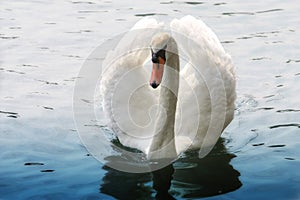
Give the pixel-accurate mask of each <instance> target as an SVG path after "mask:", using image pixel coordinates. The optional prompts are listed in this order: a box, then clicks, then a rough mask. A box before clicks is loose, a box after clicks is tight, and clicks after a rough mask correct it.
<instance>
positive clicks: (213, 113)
mask: <svg viewBox="0 0 300 200" xmlns="http://www.w3.org/2000/svg"><path fill="white" fill-rule="evenodd" d="M170 26H171V30H172V35H173V37H174V38H175V40H176V41H177V43H178V46H179V49H181V51H182V52H181V53H182V54H183V55H186V57H187V59H188V61H189V62H188V64H187V65H186V66H185V67H184V69H182V71H181V78H182V79H184V80H185V81H186V82H187V84H185V85H182V84H181V85H180V89H179V99H180V102H181V105H178V107H179V108H180V109H178V110H181V113H177V115H178V117H177V119H176V133H177V136H179V138H180V137H183V136H185V138H186V137H188V138H189V139H190V140H191V141H193V144H192V146H193V148H200V151H199V156H200V157H204V156H205V155H206V154H207V153H209V152H210V150H211V149H212V148H213V146H214V145H215V143H216V142H217V140H218V138H219V137H220V135H221V133H222V131H223V129H224V128H225V127H226V126H227V124H228V123H229V122H230V121H231V120H232V117H233V110H234V100H235V75H234V69H233V66H232V63H231V58H230V56H229V55H228V54H226V53H225V51H224V49H223V47H222V45H221V43H220V41H219V40H218V38H217V36H216V35H215V34H214V32H213V31H212V30H211V29H210V28H209V27H207V26H206V25H205V24H204V23H203V22H202V21H201V20H198V19H195V18H194V17H192V16H186V17H183V18H181V19H179V20H178V19H174V20H173V21H172V22H171V24H170ZM187 86H188V87H187ZM192 101H196V103H194V102H192ZM198 112H199V113H198ZM190 116H193V118H192V119H191V117H190ZM186 119H189V121H191V120H193V121H194V123H192V122H189V123H181V122H180V121H183V120H186ZM178 124H180V126H179V125H178ZM194 131H195V132H196V133H197V134H196V135H195V133H194ZM177 141H179V142H180V140H177ZM178 146H180V144H178ZM185 148H186V147H182V149H185Z"/></svg>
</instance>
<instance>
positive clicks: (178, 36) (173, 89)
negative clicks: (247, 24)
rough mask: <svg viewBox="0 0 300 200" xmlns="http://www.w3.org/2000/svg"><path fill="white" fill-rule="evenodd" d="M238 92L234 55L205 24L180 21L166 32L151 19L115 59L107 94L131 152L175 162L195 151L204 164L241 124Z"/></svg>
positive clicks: (105, 82) (113, 124) (103, 83)
mask: <svg viewBox="0 0 300 200" xmlns="http://www.w3.org/2000/svg"><path fill="white" fill-rule="evenodd" d="M181 60H183V62H185V63H186V64H185V66H184V67H182V66H181V65H180V64H181V63H180V62H181ZM148 61H151V64H152V71H151V73H149V70H148V71H147V68H146V67H145V65H147V62H148ZM150 68H151V67H150ZM149 79H150V81H149ZM235 85H236V78H235V71H234V67H233V64H232V61H231V57H230V55H229V54H228V53H226V52H225V50H224V48H223V47H222V45H221V43H220V41H219V40H218V38H217V36H216V35H215V34H214V32H213V31H212V30H211V29H210V28H209V27H208V26H206V24H205V23H204V22H202V21H201V20H200V19H196V18H194V17H192V16H185V17H182V18H181V19H173V20H172V21H171V22H170V25H169V26H168V29H166V28H165V25H164V24H163V23H159V22H157V21H156V19H154V18H144V19H141V20H140V21H138V22H137V23H136V24H135V25H134V26H133V28H132V29H131V31H129V32H128V33H127V34H125V35H124V36H123V38H122V39H121V40H120V41H119V43H118V44H117V45H116V47H115V49H113V50H111V51H110V52H108V53H107V56H106V58H105V60H104V62H103V72H102V75H101V80H100V93H101V97H102V107H103V111H104V113H105V115H106V116H107V118H108V125H109V127H110V128H111V129H112V130H113V132H114V133H115V134H116V135H117V137H118V139H119V141H120V142H121V143H122V144H123V145H124V146H128V147H132V148H136V149H139V150H141V151H142V152H144V153H145V154H146V155H147V158H148V159H150V160H159V159H165V158H170V159H173V160H174V159H176V158H177V157H178V155H180V154H181V153H183V152H185V151H186V150H188V149H199V157H200V158H202V157H204V156H206V155H207V154H208V153H209V152H210V151H211V149H212V148H213V147H214V145H215V144H216V142H217V140H218V138H219V137H220V135H221V134H222V132H223V130H224V129H225V128H226V127H227V125H228V124H229V123H230V122H231V121H232V119H233V115H234V108H235V104H234V102H235V99H236V91H235V87H236V86H235Z"/></svg>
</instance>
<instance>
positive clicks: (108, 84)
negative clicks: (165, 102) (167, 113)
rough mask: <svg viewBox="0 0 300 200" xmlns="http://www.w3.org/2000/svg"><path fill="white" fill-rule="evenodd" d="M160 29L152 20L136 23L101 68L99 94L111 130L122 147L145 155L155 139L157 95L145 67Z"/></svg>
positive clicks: (159, 25) (108, 55)
mask: <svg viewBox="0 0 300 200" xmlns="http://www.w3.org/2000/svg"><path fill="white" fill-rule="evenodd" d="M161 26H162V24H158V23H157V21H156V20H155V19H151V18H145V19H142V20H140V21H139V22H137V23H136V25H135V26H134V27H133V28H132V29H131V30H130V31H129V32H128V33H126V34H125V35H123V36H122V39H121V40H120V41H119V42H118V44H117V46H116V48H115V49H114V50H113V51H110V52H109V53H108V54H107V56H106V58H105V60H104V62H103V66H102V67H103V73H102V78H101V81H100V91H101V96H102V105H103V110H104V113H105V115H106V116H107V118H108V120H109V126H110V128H111V129H112V130H113V131H114V132H115V133H116V134H117V136H118V138H119V140H120V142H121V143H122V144H123V145H125V146H129V147H132V148H138V149H140V150H142V151H144V152H146V151H147V148H148V147H149V144H150V141H151V138H152V135H153V128H154V122H155V120H152V117H154V115H155V105H156V104H157V96H158V95H157V92H158V91H153V90H152V89H151V88H150V86H149V77H150V74H149V73H148V71H147V70H145V68H144V67H143V65H144V63H145V61H146V59H147V58H149V56H150V49H149V41H151V38H152V35H153V34H154V33H155V32H156V31H157V29H158V28H159V27H161ZM149 59H150V58H149ZM155 92H156V93H155Z"/></svg>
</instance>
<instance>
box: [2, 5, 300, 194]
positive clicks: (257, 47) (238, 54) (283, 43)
mask: <svg viewBox="0 0 300 200" xmlns="http://www.w3.org/2000/svg"><path fill="white" fill-rule="evenodd" d="M299 5H300V4H299V3H298V2H295V1H285V2H283V1H279V0H274V1H265V2H254V1H253V2H252V1H251V2H242V1H228V0H225V1H201V2H200V1H190V2H184V1H180V2H179V1H160V2H154V1H137V0H136V1H130V2H128V1H119V2H115V1H114V2H113V1H93V0H91V1H53V2H52V1H48V2H46V1H1V3H0V9H1V13H0V27H1V29H0V40H1V43H0V48H1V52H0V80H1V81H0V91H1V92H0V98H1V105H0V120H1V132H0V134H1V137H0V144H1V145H0V152H1V153H0V159H1V162H0V169H1V170H0V199H115V198H116V199H124V198H125V197H128V198H129V197H131V199H138V198H139V199H153V198H154V197H155V190H154V189H153V187H152V185H153V182H152V175H151V174H149V173H146V174H130V173H123V172H118V171H116V170H113V169H111V168H108V167H107V166H103V164H101V163H99V162H98V161H97V160H95V159H94V158H93V157H92V156H90V154H89V152H87V151H86V149H85V148H84V146H83V145H82V144H81V142H80V140H79V137H78V135H77V133H76V128H75V125H74V122H73V111H72V93H73V87H74V82H75V80H76V79H77V78H78V77H77V75H78V72H79V70H80V67H81V66H82V64H83V62H84V60H85V58H87V57H88V56H89V54H90V53H91V52H92V51H93V50H94V49H95V48H96V47H97V46H98V45H100V44H101V42H103V41H105V40H106V39H108V38H110V37H111V36H113V35H117V34H119V33H121V32H123V31H126V30H128V29H129V28H130V27H132V25H133V24H134V23H135V22H136V21H137V20H139V19H140V18H141V17H143V16H149V15H154V16H157V17H160V18H162V19H163V18H164V17H165V16H170V17H181V16H184V15H186V14H191V15H194V16H197V17H200V18H201V19H202V20H204V21H205V22H206V24H208V25H209V26H210V27H211V28H212V29H213V30H214V31H215V32H216V34H217V35H218V36H219V38H220V40H221V42H222V44H223V45H224V47H225V49H226V50H227V51H228V52H229V53H230V54H231V55H232V57H233V60H234V63H235V66H236V71H237V75H238V85H237V93H238V99H237V110H236V114H235V119H234V121H233V122H232V124H231V125H230V126H229V127H228V129H226V131H225V132H224V134H223V136H222V137H223V139H222V140H220V141H219V142H218V145H217V146H216V148H215V149H214V150H213V152H211V154H210V155H209V156H208V157H207V158H205V159H203V160H199V159H197V157H196V156H195V155H193V153H192V152H191V155H188V156H185V157H183V158H182V159H180V160H179V161H178V162H176V163H174V165H173V167H174V168H175V173H174V179H173V180H172V182H171V183H172V185H171V189H170V194H171V195H172V196H173V197H174V198H176V199H185V198H190V199H198V198H202V197H203V198H205V197H206V198H207V199H266V198H268V199H300V172H299V165H300V163H299V159H300V157H299V155H300V150H299V144H300V142H299V141H300V135H299V126H300V121H299V117H300V114H299V113H300V107H299V98H300V96H299V87H298V85H299V84H300V56H299V55H300V44H299V41H300V34H299V32H300V26H299V22H300V20H299V17H300V14H299V9H300V6H299ZM83 100H85V99H83ZM85 101H86V102H87V103H92V102H90V101H89V100H85ZM95 131H97V127H95ZM167 170H168V169H167ZM168 181H169V180H166V184H167V182H168ZM162 183H163V182H162V180H160V181H159V184H158V185H159V187H163V186H164V184H162ZM128 198H127V199H128Z"/></svg>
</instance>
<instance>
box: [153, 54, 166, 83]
mask: <svg viewBox="0 0 300 200" xmlns="http://www.w3.org/2000/svg"><path fill="white" fill-rule="evenodd" d="M164 64H165V60H164V59H162V58H161V57H158V63H153V66H152V73H151V78H150V85H151V86H152V87H153V88H154V89H155V88H157V87H158V86H159V84H160V83H161V80H162V77H163V73H164Z"/></svg>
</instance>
